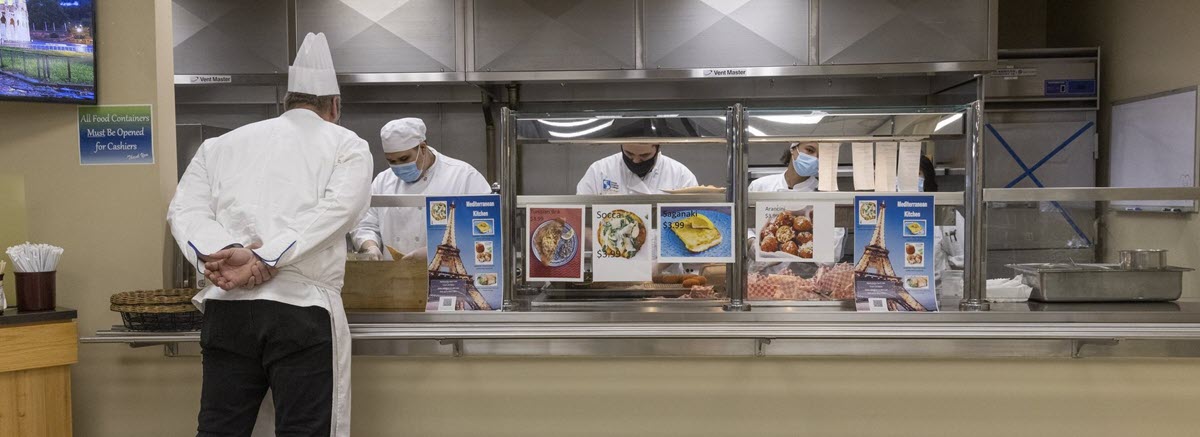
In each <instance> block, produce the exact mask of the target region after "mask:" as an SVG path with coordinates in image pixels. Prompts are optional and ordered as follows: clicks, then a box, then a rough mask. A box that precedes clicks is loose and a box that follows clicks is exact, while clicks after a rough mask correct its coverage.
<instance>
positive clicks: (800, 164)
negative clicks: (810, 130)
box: [792, 153, 818, 178]
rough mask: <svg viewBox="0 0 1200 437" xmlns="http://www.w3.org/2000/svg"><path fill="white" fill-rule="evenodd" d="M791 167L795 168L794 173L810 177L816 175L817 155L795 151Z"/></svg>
mask: <svg viewBox="0 0 1200 437" xmlns="http://www.w3.org/2000/svg"><path fill="white" fill-rule="evenodd" d="M792 168H795V169H796V174H798V175H800V176H803V177H806V178H811V177H813V176H816V175H817V169H818V167H817V157H815V156H812V155H809V154H806V153H797V154H796V159H794V160H792Z"/></svg>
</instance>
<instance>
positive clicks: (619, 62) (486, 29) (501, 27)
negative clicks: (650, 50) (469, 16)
mask: <svg viewBox="0 0 1200 437" xmlns="http://www.w3.org/2000/svg"><path fill="white" fill-rule="evenodd" d="M474 13H475V15H474V23H475V28H474V36H475V38H474V41H473V44H474V55H475V69H476V70H477V71H561V70H621V69H633V68H635V66H636V62H635V59H634V56H635V49H634V39H635V29H634V25H635V21H636V20H635V8H634V2H633V0H616V1H613V0H607V1H606V0H477V1H475V2H474Z"/></svg>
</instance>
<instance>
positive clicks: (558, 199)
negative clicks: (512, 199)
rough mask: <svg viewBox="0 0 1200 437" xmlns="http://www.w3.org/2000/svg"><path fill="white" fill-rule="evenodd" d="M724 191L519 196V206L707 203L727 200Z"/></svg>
mask: <svg viewBox="0 0 1200 437" xmlns="http://www.w3.org/2000/svg"><path fill="white" fill-rule="evenodd" d="M725 201H726V197H725V194H724V193H713V194H646V195H629V196H572V195H562V196H517V208H524V207H527V206H537V205H620V204H628V203H636V204H659V203H705V202H725Z"/></svg>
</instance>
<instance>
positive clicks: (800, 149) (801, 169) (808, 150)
mask: <svg viewBox="0 0 1200 437" xmlns="http://www.w3.org/2000/svg"><path fill="white" fill-rule="evenodd" d="M817 151H818V148H817V143H815V142H808V143H793V144H792V146H791V148H790V149H789V151H788V153H786V154H784V156H783V159H782V161H783V164H784V165H786V166H787V170H784V172H783V173H779V174H773V175H770V176H763V177H761V178H758V179H755V180H754V181H753V182H750V192H752V193H755V192H775V191H803V192H812V191H817V169H818V168H817V162H818V160H817Z"/></svg>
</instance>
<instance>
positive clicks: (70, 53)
mask: <svg viewBox="0 0 1200 437" xmlns="http://www.w3.org/2000/svg"><path fill="white" fill-rule="evenodd" d="M95 41H96V5H95V0H0V100H24V101H36V102H61V103H83V104H95V103H96V50H95Z"/></svg>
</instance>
